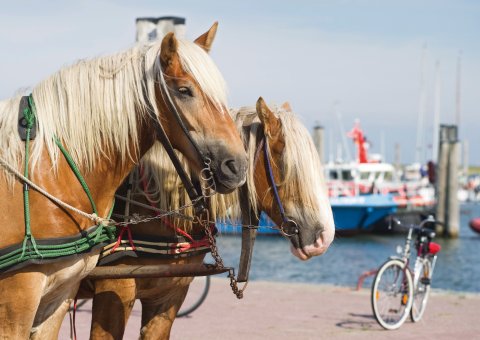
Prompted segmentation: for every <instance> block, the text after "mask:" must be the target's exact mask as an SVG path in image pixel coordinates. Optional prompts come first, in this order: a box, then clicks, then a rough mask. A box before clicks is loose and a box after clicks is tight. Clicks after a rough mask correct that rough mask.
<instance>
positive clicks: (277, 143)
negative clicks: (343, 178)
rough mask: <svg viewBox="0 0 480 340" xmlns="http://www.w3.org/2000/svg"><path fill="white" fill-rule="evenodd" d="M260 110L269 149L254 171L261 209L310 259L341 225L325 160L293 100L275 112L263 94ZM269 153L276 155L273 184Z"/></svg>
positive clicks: (323, 248)
mask: <svg viewBox="0 0 480 340" xmlns="http://www.w3.org/2000/svg"><path fill="white" fill-rule="evenodd" d="M256 110H257V114H258V117H259V118H260V122H261V127H262V128H263V133H264V136H265V137H264V138H265V143H266V144H265V147H267V148H268V153H267V152H265V153H260V154H259V156H258V157H259V159H258V161H257V162H256V165H255V170H254V183H255V190H256V192H257V197H258V204H259V207H258V208H259V210H263V211H265V212H266V213H267V214H268V215H269V216H270V217H271V218H272V219H273V221H274V222H275V223H276V224H277V225H278V226H281V228H282V229H283V232H284V234H285V235H287V237H288V238H289V239H290V241H291V250H292V253H293V254H294V255H295V256H297V257H298V258H300V259H302V260H307V259H309V258H310V257H312V256H316V255H321V254H323V253H325V251H326V250H327V249H328V247H329V246H330V244H331V242H332V241H333V237H334V230H335V227H334V221H333V214H332V209H331V206H330V203H329V200H328V196H327V190H326V186H325V181H324V178H323V171H322V167H321V164H320V159H319V156H318V153H317V151H316V149H315V146H314V144H313V141H312V139H311V137H310V134H309V132H308V130H307V129H306V128H305V127H304V126H303V125H302V124H301V123H300V122H299V121H298V119H297V118H295V116H294V115H293V114H292V112H291V110H290V108H289V105H288V106H287V105H284V106H283V107H282V109H280V110H278V113H277V114H275V113H273V112H272V111H271V110H270V109H269V108H268V106H267V105H266V104H265V102H264V100H263V99H262V98H261V97H260V98H259V99H258V101H257V106H256ZM257 143H258V142H257ZM266 157H270V160H269V162H270V164H271V166H270V167H271V173H272V174H273V179H274V182H273V183H272V179H271V178H270V176H269V173H270V171H269V169H268V167H269V164H268V163H269V162H267V159H266ZM273 186H276V187H277V190H274V188H273ZM275 192H277V194H278V198H279V200H278V199H277V198H276V197H275ZM278 201H280V202H281V203H280V204H279V203H278ZM279 205H283V207H284V208H281V207H280V206H279ZM282 211H283V212H282Z"/></svg>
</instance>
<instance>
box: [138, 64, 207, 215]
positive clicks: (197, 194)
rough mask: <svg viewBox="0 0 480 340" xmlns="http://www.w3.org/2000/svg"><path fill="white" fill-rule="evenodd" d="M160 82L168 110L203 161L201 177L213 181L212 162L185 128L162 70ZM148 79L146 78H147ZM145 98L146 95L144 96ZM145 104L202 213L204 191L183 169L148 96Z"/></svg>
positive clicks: (187, 188)
mask: <svg viewBox="0 0 480 340" xmlns="http://www.w3.org/2000/svg"><path fill="white" fill-rule="evenodd" d="M160 71H161V72H160V78H161V79H160V81H159V83H160V84H161V93H162V94H163V98H164V100H165V103H166V105H167V108H168V110H170V112H171V113H172V115H173V117H174V118H175V120H176V121H177V124H178V125H179V126H180V128H181V130H182V132H183V134H184V135H185V136H186V137H187V139H188V141H189V142H190V144H191V145H192V147H193V148H194V150H195V152H196V153H197V156H198V158H199V159H200V160H201V162H202V164H203V165H205V167H204V168H203V169H202V171H201V176H202V178H203V179H207V180H211V179H213V173H212V171H211V169H210V163H211V160H210V158H208V157H206V156H205V155H204V154H203V152H202V150H201V149H200V146H199V145H198V143H197V142H196V141H195V140H194V139H193V137H192V134H191V133H190V131H189V130H188V129H187V127H186V126H185V123H184V121H183V120H182V117H181V116H180V114H179V112H178V110H177V108H176V106H175V103H174V102H173V99H172V97H171V96H170V91H169V90H168V88H167V83H166V80H165V77H164V75H163V70H160ZM145 78H146V76H145ZM145 78H144V81H145V83H146V79H145ZM144 96H145V95H144ZM145 102H146V104H147V112H148V113H149V116H150V118H151V119H152V121H153V124H154V128H155V132H156V136H157V139H158V140H159V141H160V143H162V145H163V147H164V148H165V151H166V152H167V154H168V156H169V157H170V160H171V161H172V163H173V165H174V167H175V170H176V171H177V173H178V176H179V177H180V179H181V181H182V183H183V185H184V186H185V190H186V191H187V194H188V197H189V198H190V200H191V201H192V204H193V206H194V208H195V212H196V213H201V212H203V211H205V210H206V209H207V205H206V202H205V196H204V193H203V190H202V188H201V187H200V186H198V185H194V184H193V183H192V180H191V178H190V176H188V174H187V172H186V171H185V169H184V168H183V166H182V164H181V162H180V159H179V158H178V156H177V154H176V153H175V151H174V148H173V146H172V143H171V142H170V139H169V138H168V136H167V134H166V132H165V130H164V129H163V126H162V123H161V122H160V117H157V116H156V115H155V110H154V109H153V106H152V103H151V102H150V100H149V99H148V96H145Z"/></svg>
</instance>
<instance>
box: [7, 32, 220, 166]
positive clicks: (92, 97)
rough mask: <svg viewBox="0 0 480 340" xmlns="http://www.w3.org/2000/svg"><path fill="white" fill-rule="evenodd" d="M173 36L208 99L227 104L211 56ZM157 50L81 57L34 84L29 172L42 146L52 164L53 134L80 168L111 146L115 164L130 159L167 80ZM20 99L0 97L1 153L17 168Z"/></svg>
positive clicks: (141, 47) (145, 48)
mask: <svg viewBox="0 0 480 340" xmlns="http://www.w3.org/2000/svg"><path fill="white" fill-rule="evenodd" d="M178 42H179V44H178V54H179V57H180V61H181V64H182V67H183V68H184V69H185V71H186V72H188V73H190V74H191V75H192V77H193V78H194V79H195V81H197V82H198V84H199V86H200V87H201V88H202V91H203V92H204V95H205V96H207V97H208V98H209V99H210V100H211V102H212V103H214V105H216V106H218V107H221V108H224V107H227V103H226V87H225V82H224V80H223V78H222V76H221V74H220V72H219V71H218V69H217V67H216V66H215V64H214V63H213V61H212V59H211V58H210V57H209V56H208V54H207V53H206V52H205V51H204V50H203V49H202V48H200V47H199V46H197V45H196V44H194V43H193V42H189V41H185V40H180V39H179V40H178ZM160 48H161V42H155V43H150V44H144V45H137V46H135V47H133V48H131V49H129V50H127V51H125V52H121V53H118V54H115V55H111V56H105V57H99V58H95V59H92V60H81V61H79V62H77V63H76V64H74V65H72V66H69V67H65V68H62V69H61V70H60V71H58V72H57V73H55V74H53V75H52V76H50V77H49V78H48V79H46V80H44V81H42V82H41V83H39V84H38V85H37V86H36V87H34V88H33V91H32V94H33V98H34V101H35V106H36V113H37V122H38V127H37V136H36V139H35V141H34V142H33V146H32V152H31V160H30V161H31V164H32V168H31V169H32V171H33V170H34V169H35V165H36V164H37V165H38V162H39V161H40V159H41V155H42V153H43V152H44V149H46V150H47V152H48V155H49V158H50V161H51V164H52V168H53V170H54V171H55V170H56V168H57V164H58V157H59V150H58V147H57V146H56V145H55V141H54V138H55V137H57V138H58V139H59V140H61V141H62V143H63V145H64V146H65V148H66V149H67V150H68V152H69V153H70V154H71V155H72V157H73V159H74V160H75V161H76V162H77V164H79V165H80V166H81V167H82V170H83V171H86V172H88V171H91V170H92V169H93V167H94V166H95V164H96V161H97V160H98V159H99V157H102V156H107V155H110V154H111V152H113V151H116V152H118V153H119V154H120V155H121V159H120V162H124V161H125V160H127V159H133V160H136V159H137V158H138V154H137V152H138V146H139V145H138V143H139V136H138V130H139V122H141V121H142V120H143V119H147V116H148V114H149V112H148V111H147V110H148V109H147V107H148V104H147V102H148V103H155V102H156V100H157V98H156V96H155V88H156V86H158V85H159V82H160V83H161V82H164V81H165V80H164V77H163V74H162V73H161V67H160V60H159V59H160V58H159V53H160ZM19 101H20V97H15V98H12V99H10V100H7V101H4V102H0V156H1V157H2V158H4V159H5V160H6V161H7V162H8V163H9V164H12V165H15V166H19V165H20V164H22V158H23V155H24V143H23V142H22V141H21V140H20V138H19V136H18V132H17V121H18V106H19ZM153 107H154V111H155V112H154V113H153V114H155V115H156V116H159V114H160V113H159V112H158V109H157V107H156V105H153ZM137 115H140V117H139V116H137Z"/></svg>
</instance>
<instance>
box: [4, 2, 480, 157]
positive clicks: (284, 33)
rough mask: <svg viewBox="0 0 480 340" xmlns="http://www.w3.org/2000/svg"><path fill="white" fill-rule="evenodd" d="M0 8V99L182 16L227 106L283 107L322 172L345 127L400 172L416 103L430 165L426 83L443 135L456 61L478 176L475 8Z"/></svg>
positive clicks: (464, 124) (479, 59) (478, 27)
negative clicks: (317, 138) (207, 47)
mask: <svg viewBox="0 0 480 340" xmlns="http://www.w3.org/2000/svg"><path fill="white" fill-rule="evenodd" d="M0 8H1V9H0V77H1V79H0V100H3V99H6V98H8V97H11V96H13V95H14V94H16V93H18V92H19V91H22V90H25V89H28V88H31V87H33V86H35V84H36V83H38V82H39V81H40V80H42V79H44V78H46V77H47V76H48V75H50V74H51V73H53V72H55V71H56V70H58V69H59V68H61V67H63V66H65V65H69V64H71V63H73V62H74V61H76V60H78V59H83V58H91V57H95V56H99V55H106V54H108V53H113V52H117V51H120V50H124V49H127V48H129V47H131V46H132V45H133V43H134V40H135V19H136V18H137V17H145V16H149V17H157V16H168V15H174V16H181V17H185V18H186V24H187V33H186V37H187V38H189V39H195V38H196V37H197V36H198V35H200V34H202V33H203V32H205V31H206V30H207V29H208V28H209V27H210V26H211V25H212V23H213V22H215V21H218V22H219V29H218V33H217V37H216V40H215V42H214V45H213V48H212V52H211V54H212V58H213V59H214V61H215V62H216V64H217V65H218V67H219V69H220V71H221V72H222V74H223V76H224V77H225V80H226V82H227V84H228V88H229V104H230V106H231V107H239V106H244V105H254V104H255V102H256V100H257V99H258V97H259V96H262V97H263V98H264V99H265V100H266V101H267V103H272V104H274V103H276V104H282V103H283V102H285V101H288V102H289V103H290V104H291V107H292V108H293V111H295V113H296V114H297V115H298V116H299V117H300V119H301V120H302V121H303V123H304V124H305V125H306V126H307V127H308V128H309V129H310V130H312V128H313V126H315V125H317V124H320V125H322V126H323V127H324V129H325V140H326V145H325V149H324V151H325V159H324V160H325V161H328V160H329V158H331V157H335V155H336V153H337V149H340V147H339V145H340V142H341V136H342V134H343V133H344V132H342V131H341V129H340V125H342V126H343V130H349V129H350V128H352V127H353V124H354V121H355V119H359V120H360V123H361V126H362V128H363V129H364V131H365V134H366V136H367V139H368V140H369V141H370V143H371V147H370V151H371V152H375V153H380V152H381V151H383V152H384V154H385V158H386V160H387V161H393V160H394V145H395V144H399V145H400V160H401V162H402V163H410V162H413V161H415V158H416V157H415V143H416V134H417V121H418V116H419V111H420V110H419V106H420V104H419V102H420V98H421V93H423V94H424V98H425V106H424V107H425V109H424V111H425V118H424V121H425V123H424V127H425V128H424V129H422V130H423V138H424V140H425V146H424V147H423V148H422V152H421V159H420V160H422V161H427V160H429V159H431V158H432V140H433V137H432V132H433V116H434V114H433V111H434V99H435V95H434V93H435V92H434V88H435V84H439V86H440V97H439V98H440V99H439V100H440V122H441V123H443V124H453V123H454V122H455V110H456V104H455V103H456V94H455V93H456V77H457V73H456V69H457V60H458V57H459V54H460V53H461V76H460V77H461V87H460V88H461V92H460V93H461V106H460V107H461V110H460V126H459V137H460V140H461V141H462V142H463V141H466V142H467V143H468V146H469V147H468V150H469V153H468V160H469V161H470V164H475V165H480V152H478V145H480V133H479V131H478V130H479V129H480V123H479V118H480V37H479V35H480V20H479V18H480V2H478V1H467V0H451V1H446V0H445V1H443V0H437V1H434V0H432V1H430V0H422V1H411V0H403V1H380V0H379V1H374V0H370V1H367V0H365V1H362V0H338V1H333V0H332V1H321V0H319V1H313V0H312V1H308V0H296V1H282V0H263V1H261V0H242V1H213V0H202V1H194V0H191V1H182V0H175V1H158V0H157V1H153V0H152V1H147V0H143V1H142V0H139V1H120V0H119V1H114V0H96V1H93V0H86V1H78V0H77V1H69V0H62V1H57V0H54V1H33V0H31V1H24V0H19V1H15V2H13V1H8V2H7V1H0ZM424 46H425V47H424ZM422 54H423V55H424V57H423V58H424V63H423V65H424V66H423V67H422V66H421V65H422ZM437 62H438V63H439V72H438V73H437V74H438V75H439V79H440V81H439V82H436V81H435V79H436V72H435V64H436V63H437ZM422 73H423V74H424V84H425V85H424V87H423V89H424V90H423V92H422V90H421V88H422V87H421V85H420V84H421V75H422ZM347 144H348V147H349V148H350V153H351V154H354V148H353V142H352V141H350V140H348V141H347ZM343 155H344V156H345V155H346V152H345V151H343Z"/></svg>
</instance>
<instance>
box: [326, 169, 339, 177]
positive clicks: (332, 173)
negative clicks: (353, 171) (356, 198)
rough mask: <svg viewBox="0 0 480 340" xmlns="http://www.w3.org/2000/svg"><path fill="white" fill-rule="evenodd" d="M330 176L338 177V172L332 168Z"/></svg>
mask: <svg viewBox="0 0 480 340" xmlns="http://www.w3.org/2000/svg"><path fill="white" fill-rule="evenodd" d="M328 177H329V178H330V179H338V175H337V172H336V171H335V170H330V172H329V175H328Z"/></svg>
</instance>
